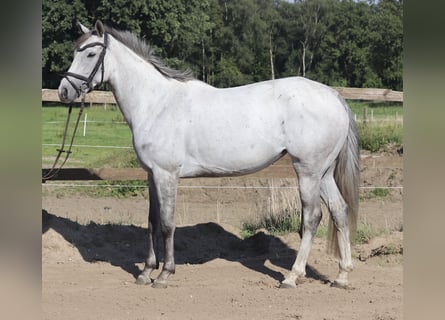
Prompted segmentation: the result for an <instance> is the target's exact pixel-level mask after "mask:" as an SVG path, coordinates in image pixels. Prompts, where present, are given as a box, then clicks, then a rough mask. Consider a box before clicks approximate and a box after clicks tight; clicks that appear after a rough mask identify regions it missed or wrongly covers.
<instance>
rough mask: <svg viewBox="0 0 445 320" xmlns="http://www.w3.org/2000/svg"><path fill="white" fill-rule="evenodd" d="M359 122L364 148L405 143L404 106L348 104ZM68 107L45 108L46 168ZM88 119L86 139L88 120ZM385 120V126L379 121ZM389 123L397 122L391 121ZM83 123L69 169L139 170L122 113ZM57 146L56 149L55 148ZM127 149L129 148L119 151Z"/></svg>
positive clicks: (93, 112)
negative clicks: (369, 120) (370, 119)
mask: <svg viewBox="0 0 445 320" xmlns="http://www.w3.org/2000/svg"><path fill="white" fill-rule="evenodd" d="M348 103H349V105H350V107H351V109H352V110H353V112H354V113H355V114H356V116H357V120H358V122H359V128H360V135H361V140H362V148H363V149H367V150H370V151H377V150H379V149H381V148H382V147H383V146H384V145H386V144H388V143H395V144H400V143H402V142H403V122H402V121H397V122H395V119H396V116H397V117H398V119H399V120H401V119H402V117H403V108H402V104H397V103H364V102H356V101H348ZM365 108H367V109H368V115H369V116H370V114H371V112H370V110H372V112H373V116H374V119H375V122H373V123H372V124H370V125H369V124H368V125H366V126H364V125H363V124H362V122H361V119H362V117H363V114H364V113H365V112H364V109H365ZM78 112H79V109H78V108H74V109H73V111H72V114H71V125H70V130H69V137H68V138H67V142H66V143H69V139H70V136H71V134H70V133H71V132H72V129H73V127H74V123H75V120H76V118H77V114H78ZM67 114H68V107H65V106H44V107H42V167H49V166H51V165H52V161H53V159H54V157H55V156H56V154H57V151H56V149H57V148H58V147H59V145H60V143H61V141H62V135H63V130H64V126H65V121H66V118H67ZM85 114H86V115H87V126H86V133H85V136H84V135H83V133H84V131H83V129H84V123H83V120H84V116H85ZM381 119H383V121H382V122H380V121H379V120H381ZM387 119H389V120H391V119H394V121H389V122H388V121H387ZM81 121H82V122H81V123H80V124H79V128H78V131H77V134H76V137H75V139H74V145H75V146H74V147H73V149H72V154H71V156H70V158H69V159H68V161H67V163H66V167H87V168H102V167H113V168H120V167H137V166H138V162H137V160H136V155H135V153H134V151H133V149H132V143H131V131H130V129H129V127H128V126H127V124H126V123H125V122H124V118H123V116H122V114H121V112H120V110H119V109H118V108H117V107H116V106H110V105H108V106H107V108H106V109H105V108H104V107H103V106H101V105H98V106H92V107H87V108H85V110H84V113H83V116H82V118H81ZM54 144H55V145H54ZM116 147H126V148H116Z"/></svg>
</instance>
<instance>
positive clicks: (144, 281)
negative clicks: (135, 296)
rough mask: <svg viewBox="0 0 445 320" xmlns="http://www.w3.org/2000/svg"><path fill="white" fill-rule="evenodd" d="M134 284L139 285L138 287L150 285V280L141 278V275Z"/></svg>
mask: <svg viewBox="0 0 445 320" xmlns="http://www.w3.org/2000/svg"><path fill="white" fill-rule="evenodd" d="M135 283H136V284H140V285H144V284H150V283H151V279H150V278H147V277H144V276H142V275H140V276H139V277H138V278H137V279H136V281H135Z"/></svg>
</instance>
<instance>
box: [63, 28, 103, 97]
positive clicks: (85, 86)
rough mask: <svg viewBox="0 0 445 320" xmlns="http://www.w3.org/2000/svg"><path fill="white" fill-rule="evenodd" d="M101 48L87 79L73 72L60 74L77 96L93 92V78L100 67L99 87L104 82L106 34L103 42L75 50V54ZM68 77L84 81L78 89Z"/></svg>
mask: <svg viewBox="0 0 445 320" xmlns="http://www.w3.org/2000/svg"><path fill="white" fill-rule="evenodd" d="M96 46H101V47H102V51H101V52H100V55H99V59H98V60H97V62H96V65H95V66H94V68H93V70H92V71H91V73H90V75H89V76H88V77H85V76H83V75H81V74H77V73H73V72H65V73H63V74H62V76H63V77H64V78H65V79H66V80H67V81H68V82H69V84H70V85H71V86H72V87H73V88H74V90H76V92H77V94H78V95H79V96H80V94H81V93H88V92H90V91H91V90H93V78H94V76H95V75H96V73H97V71H98V70H99V67H101V74H102V75H101V80H100V83H99V86H100V85H101V84H102V83H103V80H104V57H105V53H106V50H107V47H108V34H107V33H106V32H104V42H103V43H102V42H92V43H89V44H87V45H86V46H84V47H82V48H79V49H77V52H81V51H84V50H85V49H88V48H91V47H96ZM69 77H73V78H76V79H79V80H82V81H84V82H83V83H82V85H81V86H80V88H78V87H77V86H76V85H75V84H74V83H73V82H72V81H71V80H70V78H69Z"/></svg>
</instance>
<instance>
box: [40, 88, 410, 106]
mask: <svg viewBox="0 0 445 320" xmlns="http://www.w3.org/2000/svg"><path fill="white" fill-rule="evenodd" d="M334 89H335V90H337V91H338V92H339V93H340V94H341V95H342V97H343V98H345V99H351V100H371V101H393V102H403V92H401V91H393V90H390V89H374V88H344V87H334ZM42 101H47V102H60V100H59V95H58V93H57V90H54V89H42ZM76 101H77V102H80V98H79V99H77V100H76ZM85 102H86V103H90V104H93V103H94V104H116V100H115V99H114V96H113V94H112V93H111V92H110V91H97V90H96V91H92V92H90V93H88V94H87V95H86V97H85Z"/></svg>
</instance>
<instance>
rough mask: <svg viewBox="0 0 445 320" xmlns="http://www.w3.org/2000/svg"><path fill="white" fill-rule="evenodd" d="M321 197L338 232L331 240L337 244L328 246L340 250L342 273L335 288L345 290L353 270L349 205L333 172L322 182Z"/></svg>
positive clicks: (340, 272) (329, 172)
mask: <svg viewBox="0 0 445 320" xmlns="http://www.w3.org/2000/svg"><path fill="white" fill-rule="evenodd" d="M321 196H322V199H323V201H324V202H325V204H326V206H327V207H328V209H329V211H330V213H331V218H332V220H333V222H334V230H333V232H336V236H334V237H333V238H332V239H331V240H332V241H335V239H337V243H332V244H328V245H329V246H330V247H335V248H338V253H339V255H340V263H339V269H340V271H339V274H338V276H337V279H335V281H334V283H333V286H335V287H341V288H344V287H346V286H347V285H348V273H349V272H351V271H352V269H353V265H352V257H351V244H350V239H349V237H350V234H349V222H348V215H347V205H346V202H345V201H344V199H343V197H342V195H341V193H340V191H339V189H338V187H337V184H336V183H335V180H334V177H333V175H332V170H330V171H328V173H327V174H326V175H325V177H324V178H323V179H322V181H321ZM337 246H338V247H337ZM334 251H336V250H334Z"/></svg>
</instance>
